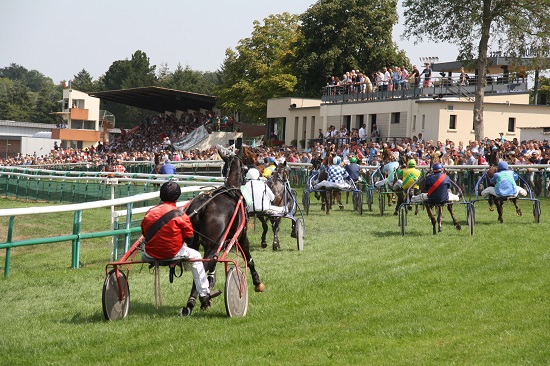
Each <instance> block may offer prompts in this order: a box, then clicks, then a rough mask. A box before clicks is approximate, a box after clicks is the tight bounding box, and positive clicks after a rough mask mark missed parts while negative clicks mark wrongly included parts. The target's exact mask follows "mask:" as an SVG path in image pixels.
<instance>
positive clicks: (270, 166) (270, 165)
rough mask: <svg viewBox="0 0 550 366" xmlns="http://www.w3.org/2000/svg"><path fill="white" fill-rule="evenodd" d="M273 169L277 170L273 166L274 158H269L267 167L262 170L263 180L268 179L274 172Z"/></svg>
mask: <svg viewBox="0 0 550 366" xmlns="http://www.w3.org/2000/svg"><path fill="white" fill-rule="evenodd" d="M275 168H277V165H276V164H275V158H274V157H272V156H270V157H269V158H267V167H266V168H265V169H264V172H263V174H262V176H263V177H264V178H269V176H270V175H271V173H273V172H274V171H275Z"/></svg>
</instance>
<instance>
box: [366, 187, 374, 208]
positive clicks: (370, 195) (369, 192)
mask: <svg viewBox="0 0 550 366" xmlns="http://www.w3.org/2000/svg"><path fill="white" fill-rule="evenodd" d="M373 203H374V197H373V193H372V189H367V207H368V209H369V211H371V212H372V204H373Z"/></svg>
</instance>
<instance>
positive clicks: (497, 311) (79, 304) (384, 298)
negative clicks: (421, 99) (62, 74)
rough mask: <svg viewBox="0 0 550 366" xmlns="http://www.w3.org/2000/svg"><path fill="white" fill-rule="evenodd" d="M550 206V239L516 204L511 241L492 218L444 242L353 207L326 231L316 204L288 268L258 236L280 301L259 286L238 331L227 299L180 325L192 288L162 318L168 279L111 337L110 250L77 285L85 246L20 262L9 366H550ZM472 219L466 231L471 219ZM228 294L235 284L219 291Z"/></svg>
mask: <svg viewBox="0 0 550 366" xmlns="http://www.w3.org/2000/svg"><path fill="white" fill-rule="evenodd" d="M375 202H377V201H376V200H375ZM549 202H550V201H543V202H542V217H541V223H540V224H538V225H537V224H534V223H533V215H532V211H531V208H530V205H529V203H528V202H521V204H522V208H523V212H524V216H523V217H517V216H515V214H514V212H513V209H512V207H511V204H508V203H507V204H506V205H505V217H504V221H505V224H504V225H499V224H497V223H496V212H489V210H488V209H487V207H486V206H485V205H483V204H481V203H478V204H476V218H477V225H476V227H475V234H474V236H473V237H470V236H469V235H468V233H467V230H465V229H463V230H462V231H460V232H459V231H456V230H455V229H454V228H453V227H452V225H451V223H450V219H449V217H448V215H446V216H445V219H444V226H443V232H442V233H441V234H439V235H437V236H434V235H432V234H431V225H430V223H429V221H428V218H427V215H426V213H425V212H424V211H421V212H420V215H419V216H417V217H416V216H414V215H410V216H409V223H408V226H407V230H406V234H405V236H404V237H402V236H401V235H400V230H399V227H398V226H397V218H396V217H395V216H391V215H389V214H388V213H386V215H385V216H384V217H380V215H379V213H378V212H377V211H376V209H377V207H376V206H375V207H374V209H375V211H374V212H365V213H364V214H363V216H359V214H358V213H356V212H353V211H352V210H351V204H349V205H346V208H345V210H344V211H339V210H336V211H333V212H331V214H330V215H328V216H327V215H324V214H323V213H321V211H320V205H319V204H318V202H317V201H315V200H314V199H313V200H312V204H311V209H310V214H309V216H307V217H306V239H305V250H304V251H302V252H299V251H297V250H296V243H295V239H292V238H290V235H289V233H290V221H289V220H286V221H285V222H283V224H282V227H283V228H282V232H281V236H280V238H281V247H282V250H281V251H279V252H273V251H271V249H270V248H269V247H268V249H261V248H260V247H259V231H260V226H259V224H258V226H257V227H256V228H255V229H254V227H253V226H252V225H253V224H251V227H250V236H251V238H252V239H251V241H252V243H253V244H252V245H253V252H252V255H253V257H254V260H255V262H256V264H257V268H258V270H259V272H260V275H261V276H262V280H263V281H264V282H265V284H266V287H267V289H266V292H265V293H261V294H256V293H254V292H253V288H252V285H251V281H250V279H249V286H250V287H249V310H248V314H247V316H246V317H245V318H242V319H236V318H235V319H230V318H227V317H226V316H225V308H224V306H223V299H222V298H218V299H216V300H215V301H214V305H213V307H212V309H211V310H209V311H207V312H201V311H195V312H194V313H193V315H192V316H191V317H189V318H179V317H177V316H176V314H177V312H178V310H179V308H180V307H181V306H182V305H183V304H184V302H185V300H186V298H187V294H188V291H189V286H190V284H191V276H190V274H189V273H185V274H184V276H183V277H182V278H181V279H177V280H176V281H175V282H174V284H172V285H170V284H169V283H168V276H167V275H163V276H162V281H163V300H164V306H163V307H162V308H160V309H159V310H156V309H155V306H154V298H153V277H152V276H151V275H150V274H148V273H147V270H146V269H144V270H143V271H142V272H141V273H140V272H139V270H138V269H139V268H137V267H134V269H133V272H132V273H131V274H130V278H129V283H130V288H131V307H130V314H129V316H128V318H127V319H125V320H122V321H117V322H111V323H110V322H106V321H104V320H103V315H102V311H101V288H102V284H103V279H104V267H105V264H106V262H107V261H108V256H109V249H108V247H109V246H108V240H107V239H95V240H87V241H85V242H84V243H83V245H82V248H81V265H82V268H80V269H78V270H71V269H69V266H70V256H71V253H70V243H59V244H50V245H42V246H34V247H25V248H15V249H13V250H12V264H11V272H10V277H9V278H8V279H2V280H1V286H2V290H3V291H2V295H1V297H0V306H1V308H2V310H3V311H2V312H1V314H0V329H1V337H0V354H1V355H2V356H1V357H0V364H6V365H38V364H41V365H43V364H48V365H69V364H70V365H74V364H83V365H128V364H132V365H151V364H158V365H164V364H185V365H187V364H212V365H227V364H229V363H231V364H234V365H296V364H301V365H334V364H348V365H441V364H475V365H495V364H498V365H517V364H536V365H542V364H548V363H550V350H549V347H548V344H550V325H549V324H550V268H549V267H550V266H549V263H550V262H549V260H550V248H549V245H548V243H547V240H546V238H545V236H546V233H547V232H548V230H549V224H548V223H549V222H550V220H548V218H547V215H548V212H549V210H548V208H549V205H548V203H549ZM0 205H1V206H3V207H12V206H13V205H14V203H13V202H10V201H1V202H0ZM17 205H18V206H22V205H23V204H17ZM392 209H393V207H391V210H388V212H389V213H390V214H391V212H392ZM108 212H109V211H108V210H94V212H90V213H88V212H85V214H84V221H85V222H84V224H83V228H84V230H85V231H94V230H104V229H105V228H106V226H105V225H108V217H109V216H108ZM457 215H458V217H459V220H461V223H462V224H463V227H464V228H466V227H467V225H466V223H465V213H464V211H463V210H458V211H457ZM67 217H68V218H64V217H51V216H50V217H48V218H47V219H45V217H44V216H41V217H29V218H28V220H25V221H24V222H22V226H21V227H19V226H17V225H16V228H17V229H16V236H19V237H27V236H35V235H36V234H37V233H47V235H53V234H55V233H56V231H60V232H58V233H57V234H66V233H68V232H70V230H71V224H70V223H71V219H72V215H67ZM65 220H67V221H68V223H67V224H65V222H66V221H65ZM3 230H4V232H2V231H0V235H3V237H5V229H3ZM268 238H271V236H268ZM4 255H5V253H4V251H2V252H1V253H0V261H1V262H0V266H2V270H3V265H4ZM219 269H220V271H219V272H220V273H221V272H222V271H221V267H219ZM223 282H224V279H223V276H220V277H219V278H218V285H217V288H223Z"/></svg>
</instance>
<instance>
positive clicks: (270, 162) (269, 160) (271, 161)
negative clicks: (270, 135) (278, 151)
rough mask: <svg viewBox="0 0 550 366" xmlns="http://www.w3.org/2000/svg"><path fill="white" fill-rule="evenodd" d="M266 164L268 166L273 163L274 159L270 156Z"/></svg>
mask: <svg viewBox="0 0 550 366" xmlns="http://www.w3.org/2000/svg"><path fill="white" fill-rule="evenodd" d="M267 162H268V163H269V164H272V163H275V158H274V157H272V156H270V157H269V158H267Z"/></svg>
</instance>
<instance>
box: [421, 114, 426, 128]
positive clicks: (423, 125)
mask: <svg viewBox="0 0 550 366" xmlns="http://www.w3.org/2000/svg"><path fill="white" fill-rule="evenodd" d="M425 127H426V115H425V114H423V115H422V131H424V128H425Z"/></svg>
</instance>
